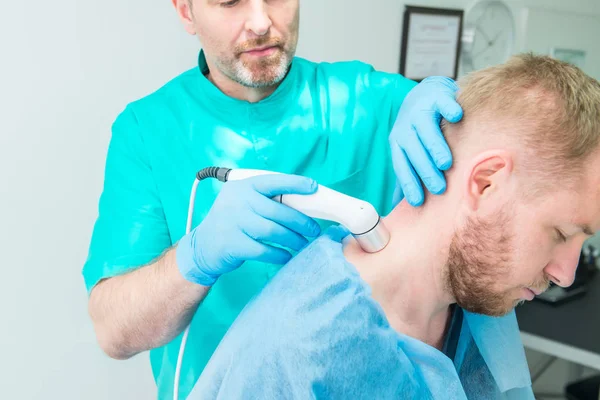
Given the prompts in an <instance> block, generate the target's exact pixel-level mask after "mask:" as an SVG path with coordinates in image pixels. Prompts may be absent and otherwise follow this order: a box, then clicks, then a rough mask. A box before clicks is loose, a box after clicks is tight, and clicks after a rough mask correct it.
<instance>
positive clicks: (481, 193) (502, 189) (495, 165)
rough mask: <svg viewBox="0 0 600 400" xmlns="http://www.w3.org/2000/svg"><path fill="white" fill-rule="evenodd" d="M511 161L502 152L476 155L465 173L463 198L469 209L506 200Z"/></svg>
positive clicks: (506, 154) (510, 157)
mask: <svg viewBox="0 0 600 400" xmlns="http://www.w3.org/2000/svg"><path fill="white" fill-rule="evenodd" d="M512 177H513V159H512V156H511V155H510V153H508V152H506V151H503V150H490V151H486V152H484V153H481V154H478V155H477V157H475V158H474V159H473V160H472V161H471V163H470V167H469V168H468V169H467V171H466V176H465V178H466V185H465V190H466V193H465V198H466V200H467V204H468V206H469V208H470V209H471V210H473V211H475V210H477V209H479V208H480V207H481V206H482V204H483V202H485V201H488V200H498V201H501V200H503V199H504V200H506V199H505V197H506V196H507V195H508V191H509V187H510V185H511V182H512V180H511V178H512Z"/></svg>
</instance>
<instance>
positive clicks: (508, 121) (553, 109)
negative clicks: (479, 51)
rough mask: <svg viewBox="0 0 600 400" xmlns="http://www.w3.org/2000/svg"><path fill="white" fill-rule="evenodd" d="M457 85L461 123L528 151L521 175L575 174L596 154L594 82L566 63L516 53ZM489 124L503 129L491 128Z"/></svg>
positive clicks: (598, 118)
mask: <svg viewBox="0 0 600 400" xmlns="http://www.w3.org/2000/svg"><path fill="white" fill-rule="evenodd" d="M457 84H458V86H459V93H458V95H457V101H458V102H459V104H460V105H461V106H462V108H463V111H464V117H463V121H462V122H461V124H469V121H470V120H472V121H473V122H474V123H473V125H474V126H475V127H477V124H479V125H481V126H482V128H484V127H483V125H487V128H489V130H490V131H491V132H487V133H489V134H495V132H498V134H503V135H507V136H509V137H508V138H507V140H512V141H514V143H515V144H516V145H517V146H519V148H520V149H523V151H525V152H529V154H528V155H527V156H524V157H523V160H525V162H524V164H525V165H521V167H522V168H523V169H525V170H526V171H525V172H527V173H530V172H531V173H534V172H536V171H539V172H540V173H543V174H544V175H545V176H552V175H553V176H554V178H555V179H556V177H557V174H558V176H565V174H568V173H576V172H577V171H580V170H581V167H582V166H583V165H584V163H585V161H586V159H587V158H588V157H589V156H590V155H591V154H592V153H594V152H596V151H598V150H599V147H598V145H599V144H600V83H599V82H598V81H596V80H595V79H593V78H591V77H590V76H588V75H586V74H585V73H584V72H583V71H581V70H580V69H579V68H577V67H575V66H573V65H571V64H568V63H565V62H562V61H559V60H556V59H553V58H551V57H548V56H542V55H534V54H531V53H526V54H520V55H516V56H513V57H512V58H510V59H509V60H508V61H507V62H506V63H504V64H501V65H497V66H494V67H490V68H486V69H482V70H479V71H475V72H473V73H471V74H469V75H467V76H466V77H464V78H462V79H459V80H458V82H457ZM482 121H483V122H482ZM494 122H496V123H497V124H498V126H503V127H504V129H497V130H495V129H493V128H494V126H493V125H494ZM490 125H491V126H490ZM507 127H508V128H507ZM484 129H485V128H484ZM459 134H460V133H459ZM482 134H483V132H482ZM448 139H450V137H448Z"/></svg>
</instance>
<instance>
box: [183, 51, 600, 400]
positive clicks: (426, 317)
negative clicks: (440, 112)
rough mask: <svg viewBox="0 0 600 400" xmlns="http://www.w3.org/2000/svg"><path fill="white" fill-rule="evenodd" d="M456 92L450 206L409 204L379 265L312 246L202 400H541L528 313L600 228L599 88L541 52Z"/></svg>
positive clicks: (234, 330) (221, 357) (239, 327)
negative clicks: (527, 345) (522, 321)
mask: <svg viewBox="0 0 600 400" xmlns="http://www.w3.org/2000/svg"><path fill="white" fill-rule="evenodd" d="M458 84H459V87H460V91H459V94H458V102H459V104H460V105H461V106H462V108H463V110H464V117H463V120H462V121H461V122H460V123H459V124H456V125H454V124H443V131H444V135H445V137H446V140H447V141H448V143H449V145H450V148H451V150H452V152H453V155H454V164H453V166H452V168H451V169H450V170H449V171H448V172H447V173H446V179H447V182H448V189H447V192H446V193H445V194H444V195H442V196H429V197H428V198H427V200H426V202H425V204H424V205H423V206H422V207H420V208H413V207H411V206H409V205H407V204H406V203H405V202H401V203H400V204H399V205H398V206H397V207H396V208H395V209H394V210H393V211H392V212H391V213H390V214H389V215H388V216H386V218H384V223H385V225H386V227H387V228H388V230H389V231H390V233H391V240H390V242H389V244H388V245H387V246H386V248H385V249H383V250H382V251H380V252H378V253H373V254H369V253H365V252H363V251H362V250H361V248H360V247H359V246H358V245H357V243H356V242H354V240H353V239H352V238H351V237H350V236H348V237H346V238H345V239H344V240H343V241H342V234H341V233H342V232H343V230H342V229H340V228H339V227H334V228H331V229H329V230H328V231H327V233H326V234H325V235H323V236H322V237H320V238H319V239H317V240H315V241H314V242H313V243H311V244H310V245H308V246H307V247H306V248H305V249H304V250H303V251H302V252H300V253H299V254H298V255H297V256H296V257H295V258H293V259H292V260H291V261H290V262H289V263H288V264H287V265H286V266H284V267H283V268H282V269H281V271H279V273H278V274H277V275H276V276H275V277H274V278H273V280H272V281H271V282H270V283H269V284H268V285H267V286H266V287H265V288H264V290H263V291H262V292H261V293H260V294H259V295H258V296H257V297H256V298H255V299H254V300H253V301H252V302H251V303H250V304H249V305H248V306H247V307H246V308H245V309H244V311H243V312H242V314H241V315H240V316H239V317H238V319H237V320H236V321H235V323H234V325H233V326H232V327H231V329H230V330H229V332H228V333H227V335H226V336H225V337H224V339H223V340H222V342H221V343H220V346H219V348H218V349H217V351H216V352H215V353H214V355H213V357H212V359H211V360H210V362H209V364H208V365H207V367H206V368H205V370H204V371H203V373H202V375H201V377H200V379H199V381H198V382H197V383H196V385H195V387H194V390H193V391H192V393H191V395H190V397H189V399H192V400H196V399H225V400H231V399H444V400H447V399H533V393H532V390H531V380H530V375H529V370H528V366H527V362H526V359H525V355H524V350H523V346H522V343H521V340H520V336H519V328H518V325H517V321H516V318H515V314H514V307H515V306H516V305H517V304H518V303H520V302H522V301H526V300H532V299H533V298H534V296H535V295H536V294H539V293H541V292H542V291H544V290H546V289H547V288H548V286H549V285H550V284H551V283H553V284H556V285H560V286H565V287H566V286H569V285H570V284H571V283H572V282H573V279H574V274H575V269H576V267H577V263H578V259H579V253H580V250H581V246H582V244H583V242H584V241H585V239H586V238H588V237H589V236H590V235H592V234H593V232H594V231H595V230H597V229H599V228H600V206H599V204H600V173H599V171H600V141H599V139H600V84H599V83H598V82H597V81H595V80H593V79H592V78H590V77H588V76H586V75H584V74H583V73H582V72H581V71H580V70H578V69H576V68H575V67H573V66H570V65H567V64H564V63H561V62H559V61H556V60H553V59H550V58H548V57H542V56H534V55H529V54H528V55H520V56H516V57H513V58H512V59H510V60H509V61H508V62H507V63H505V64H503V65H500V66H496V67H493V68H488V69H485V70H481V71H478V72H475V73H473V74H472V75H470V76H468V77H467V78H465V79H462V80H460V81H459V82H458ZM190 356H193V355H189V354H186V357H190Z"/></svg>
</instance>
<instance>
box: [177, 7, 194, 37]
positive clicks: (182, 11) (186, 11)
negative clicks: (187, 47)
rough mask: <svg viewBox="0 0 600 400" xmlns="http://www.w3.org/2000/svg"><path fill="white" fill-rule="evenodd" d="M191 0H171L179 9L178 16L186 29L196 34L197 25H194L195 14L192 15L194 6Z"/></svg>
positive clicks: (191, 33)
mask: <svg viewBox="0 0 600 400" xmlns="http://www.w3.org/2000/svg"><path fill="white" fill-rule="evenodd" d="M191 1H192V0H171V2H172V3H173V6H174V7H175V10H176V11H177V16H179V19H180V20H181V22H182V23H183V27H184V28H185V31H186V32H187V33H189V34H190V35H195V34H196V27H195V26H194V16H193V15H192V8H191V7H190V2H191Z"/></svg>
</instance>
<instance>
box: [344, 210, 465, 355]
mask: <svg viewBox="0 0 600 400" xmlns="http://www.w3.org/2000/svg"><path fill="white" fill-rule="evenodd" d="M431 211H432V210H425V208H423V207H422V208H419V209H417V208H413V207H412V206H410V205H408V204H406V202H402V203H400V204H399V205H398V206H397V207H396V208H395V209H394V211H392V213H390V214H389V215H388V216H387V217H386V218H384V223H385V225H386V227H387V228H388V229H389V231H390V234H391V238H390V242H389V244H388V245H387V246H386V248H385V249H383V250H382V251H380V252H378V253H374V254H369V253H365V252H363V251H362V250H361V249H360V247H359V246H358V244H357V243H356V242H354V241H351V242H350V243H348V244H347V245H346V247H345V249H344V254H345V256H346V258H347V259H348V261H349V262H350V263H352V264H353V265H354V266H356V268H357V269H358V271H359V273H360V275H361V277H362V278H363V279H364V280H365V281H366V282H367V283H368V284H369V285H370V286H371V289H372V293H373V298H374V299H375V300H377V301H378V302H379V303H380V304H381V306H382V308H383V310H384V311H385V314H386V317H387V318H388V320H389V322H390V324H391V326H392V327H393V328H394V329H395V330H396V331H398V332H401V333H404V334H406V335H409V336H411V337H414V338H416V339H419V340H421V341H423V342H425V343H428V344H430V345H432V346H434V347H437V348H440V347H441V345H442V343H443V338H444V334H445V329H446V326H447V323H448V320H449V316H450V312H449V309H450V308H449V306H450V304H452V303H453V302H454V300H453V298H452V296H451V295H450V294H449V292H448V290H447V289H446V286H445V281H444V279H443V273H444V271H443V268H444V264H445V261H446V259H447V249H448V242H449V239H450V234H449V232H448V230H449V229H448V221H449V220H450V217H449V216H442V217H440V215H439V214H438V215H435V212H431ZM434 211H435V210H434Z"/></svg>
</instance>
